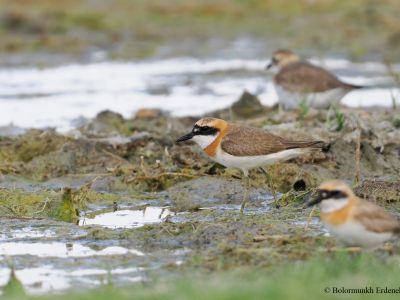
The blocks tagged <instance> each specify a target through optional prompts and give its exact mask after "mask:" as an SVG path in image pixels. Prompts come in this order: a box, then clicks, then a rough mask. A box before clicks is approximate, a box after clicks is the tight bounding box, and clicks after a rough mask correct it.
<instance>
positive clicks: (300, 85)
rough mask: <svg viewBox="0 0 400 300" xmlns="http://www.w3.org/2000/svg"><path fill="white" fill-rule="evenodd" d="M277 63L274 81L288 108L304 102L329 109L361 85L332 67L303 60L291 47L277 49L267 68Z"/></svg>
mask: <svg viewBox="0 0 400 300" xmlns="http://www.w3.org/2000/svg"><path fill="white" fill-rule="evenodd" d="M273 66H277V67H278V70H279V71H278V73H276V74H275V75H274V77H273V82H274V86H275V90H276V92H277V94H278V98H279V102H280V104H281V105H282V107H283V108H284V109H294V108H297V107H299V105H300V103H301V102H302V101H305V103H307V105H309V106H311V107H314V108H329V107H330V106H331V105H335V104H338V103H339V102H340V100H341V99H342V98H343V97H344V96H345V95H346V94H347V93H348V92H350V91H351V90H354V89H358V88H361V86H358V85H353V84H349V83H345V82H342V81H341V80H339V79H338V78H337V77H336V76H335V75H334V74H332V73H331V72H329V71H328V70H326V69H324V68H321V67H318V66H315V65H313V64H311V63H309V62H308V61H305V60H301V59H300V57H299V56H298V55H296V54H295V53H293V52H292V51H290V50H278V51H276V52H274V54H273V56H272V60H271V62H270V64H269V65H268V66H267V69H270V68H272V67H273Z"/></svg>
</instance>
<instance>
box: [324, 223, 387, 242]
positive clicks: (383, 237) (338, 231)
mask: <svg viewBox="0 0 400 300" xmlns="http://www.w3.org/2000/svg"><path fill="white" fill-rule="evenodd" d="M326 225H327V228H328V230H329V232H330V233H331V234H332V235H334V236H335V237H336V238H337V239H338V240H339V241H341V242H343V243H344V244H346V245H349V246H357V247H363V248H375V247H378V246H380V245H382V244H383V243H384V242H386V241H388V240H390V239H391V238H392V237H393V235H392V234H391V233H389V232H386V233H377V232H372V231H369V230H367V229H365V227H364V226H363V225H362V224H359V223H355V222H351V221H350V222H346V223H344V224H341V225H329V224H326Z"/></svg>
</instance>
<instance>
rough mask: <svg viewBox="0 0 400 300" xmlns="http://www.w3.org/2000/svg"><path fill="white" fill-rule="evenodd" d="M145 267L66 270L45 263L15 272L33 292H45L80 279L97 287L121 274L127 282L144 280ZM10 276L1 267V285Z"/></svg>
mask: <svg viewBox="0 0 400 300" xmlns="http://www.w3.org/2000/svg"><path fill="white" fill-rule="evenodd" d="M143 270H144V269H143V268H129V267H128V268H117V269H110V270H105V269H95V268H91V269H85V268H81V269H77V270H74V271H66V270H61V269H57V268H54V267H53V266H52V265H44V266H41V267H37V268H25V269H22V270H16V271H15V274H16V276H17V278H18V280H19V281H20V282H21V283H22V284H23V285H24V287H25V288H26V289H27V291H28V292H29V293H31V294H43V293H46V292H51V291H61V290H66V289H69V288H72V287H76V284H74V282H75V281H76V280H79V281H80V283H81V284H84V286H85V288H90V287H95V286H97V285H102V284H107V278H108V277H109V276H110V275H111V276H113V275H114V276H115V275H119V276H120V277H121V275H122V277H123V278H124V281H126V282H139V281H143V280H144V277H143V276H141V275H139V274H141V272H142V271H143ZM9 276H10V270H9V269H8V268H1V269H0V285H1V286H3V285H5V284H6V283H7V281H8V278H9Z"/></svg>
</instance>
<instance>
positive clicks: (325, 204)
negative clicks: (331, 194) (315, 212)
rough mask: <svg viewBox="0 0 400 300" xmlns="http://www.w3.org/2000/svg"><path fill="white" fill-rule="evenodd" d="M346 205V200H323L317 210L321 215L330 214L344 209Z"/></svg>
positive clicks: (347, 201)
mask: <svg viewBox="0 0 400 300" xmlns="http://www.w3.org/2000/svg"><path fill="white" fill-rule="evenodd" d="M348 203H349V199H348V198H340V199H333V198H332V199H325V200H322V201H321V202H320V204H319V208H320V209H321V211H322V212H323V213H331V212H334V211H336V210H338V209H341V208H343V207H345V206H346V205H347V204H348Z"/></svg>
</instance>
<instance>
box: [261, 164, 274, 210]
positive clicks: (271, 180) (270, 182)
mask: <svg viewBox="0 0 400 300" xmlns="http://www.w3.org/2000/svg"><path fill="white" fill-rule="evenodd" d="M260 169H261V172H263V173H264V175H265V176H266V177H267V180H268V186H269V188H270V189H271V192H272V196H273V197H274V203H275V206H276V207H278V198H277V197H276V190H275V184H274V182H273V179H272V177H271V176H270V175H269V173H268V172H267V171H266V170H265V169H264V168H263V167H260Z"/></svg>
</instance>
